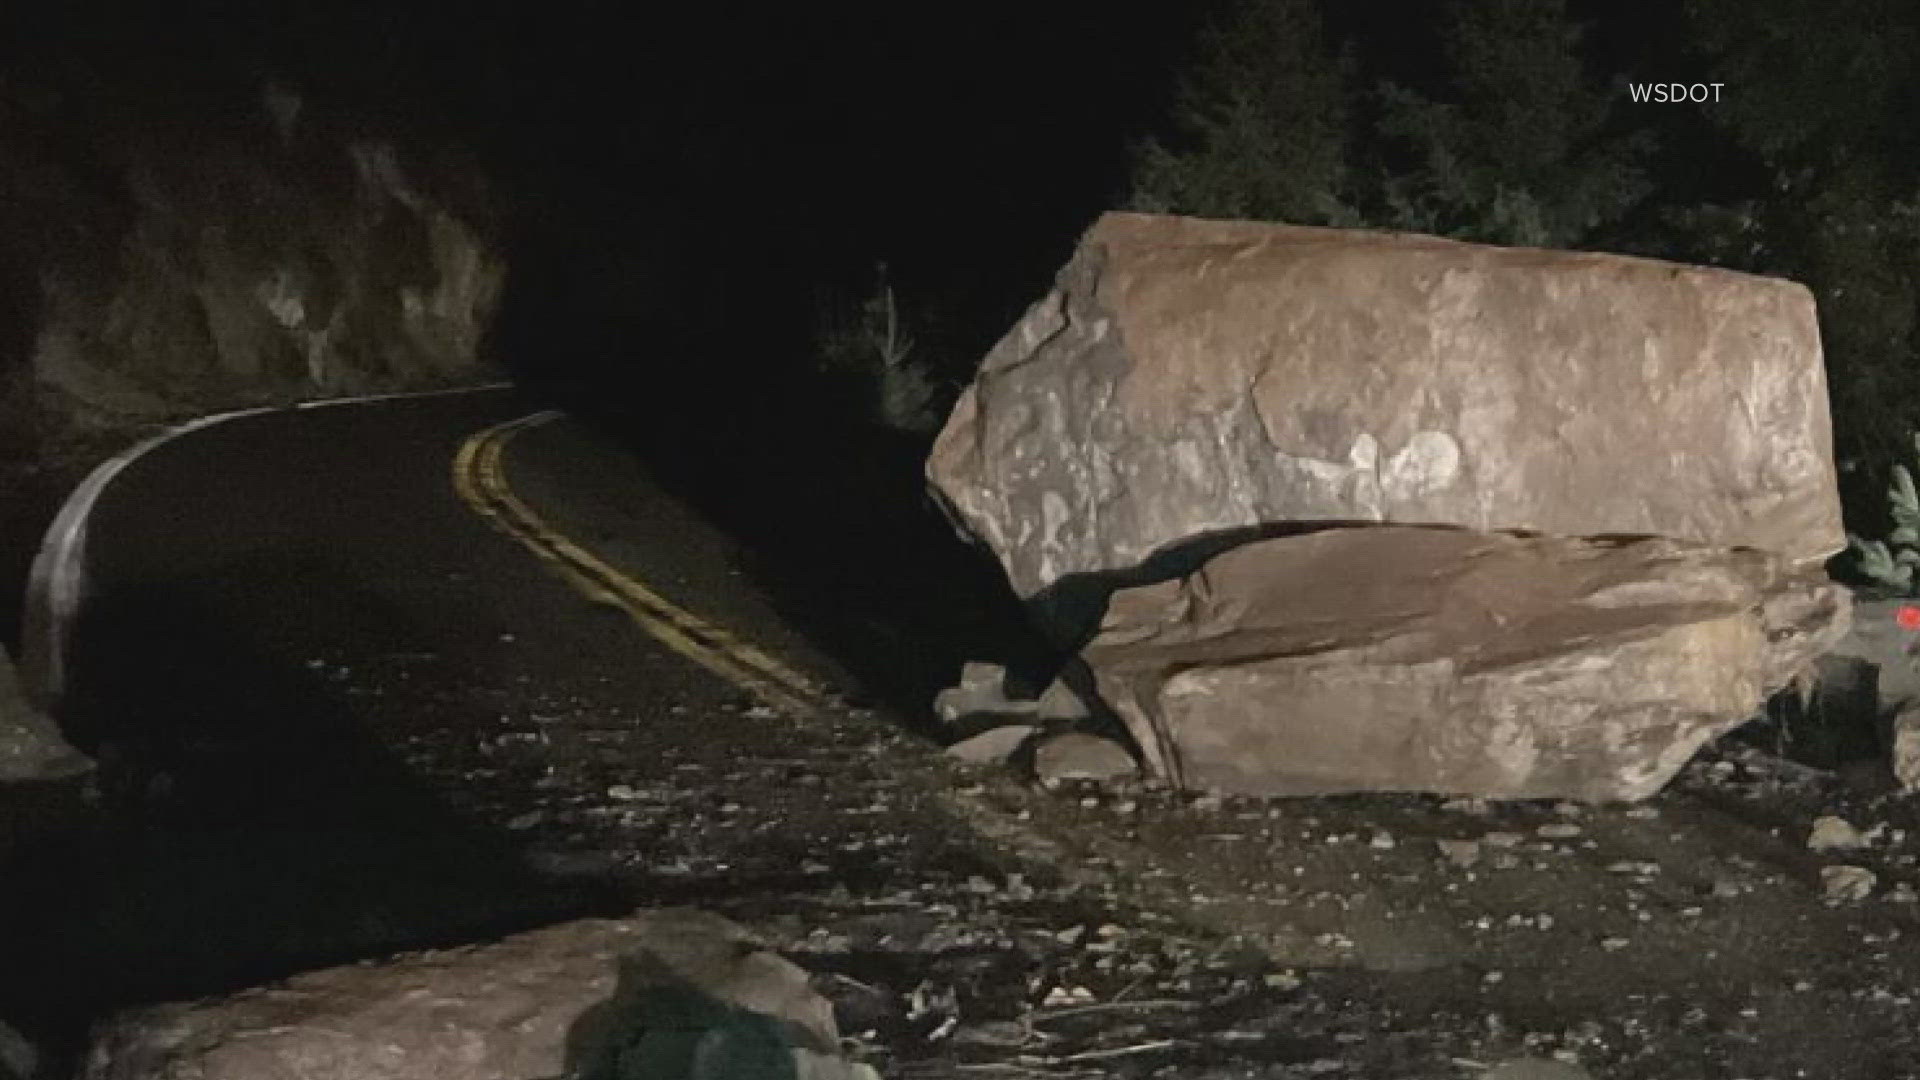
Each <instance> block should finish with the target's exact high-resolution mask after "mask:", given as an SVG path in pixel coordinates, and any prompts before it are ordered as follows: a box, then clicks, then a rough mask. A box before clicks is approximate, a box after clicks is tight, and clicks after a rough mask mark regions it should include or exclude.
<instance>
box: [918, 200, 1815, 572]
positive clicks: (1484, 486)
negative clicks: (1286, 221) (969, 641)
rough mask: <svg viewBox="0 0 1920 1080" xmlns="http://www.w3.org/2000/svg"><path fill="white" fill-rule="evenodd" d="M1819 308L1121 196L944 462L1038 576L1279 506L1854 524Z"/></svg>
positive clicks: (1796, 294) (1569, 530)
mask: <svg viewBox="0 0 1920 1080" xmlns="http://www.w3.org/2000/svg"><path fill="white" fill-rule="evenodd" d="M1831 442H1832V439H1831V432H1830V428H1829V420H1828V411H1827V391H1826V383H1825V374H1824V371H1823V366H1822V360H1821V351H1820V338H1819V332H1818V328H1817V325H1816V321H1815V315H1814V303H1813V298H1812V296H1811V295H1810V294H1809V293H1808V291H1807V290H1806V289H1805V288H1804V287H1802V286H1800V285H1797V284H1794V283H1792V282H1788V281H1782V280H1776V279H1772V278H1763V277H1755V276H1751V275H1746V274H1739V273H1734V272H1731V271H1726V270H1718V269H1707V268H1701V267H1692V266H1682V265H1678V264H1673V263H1666V262H1658V261H1653V260H1648V259H1636V258H1626V257H1621V256H1613V255H1597V254H1586V253H1578V252H1562V251H1540V250H1531V249H1514V248H1498V247H1489V246H1484V245H1477V244H1467V243H1459V242H1455V241H1449V240H1441V239H1436V238H1433V237H1426V236H1413V235H1398V234H1386V233H1370V232H1358V231H1347V230H1335V229H1318V228H1308V227H1298V226H1286V225H1268V224H1259V223H1251V222H1228V221H1203V220H1196V219H1190V218H1178V217H1165V216H1153V215H1141V214H1119V213H1116V214H1108V215H1106V216H1104V217H1102V218H1101V219H1100V220H1099V221H1098V222H1097V223H1096V224H1095V225H1094V226H1093V228H1092V229H1091V230H1090V231H1089V232H1088V233H1087V235H1086V236H1085V238H1084V239H1083V240H1082V241H1081V243H1080V247H1079V249H1078V250H1077V251H1076V253H1075V254H1074V256H1073V258H1072V260H1071V261H1070V262H1069V263H1068V264H1067V266H1066V267H1065V268H1064V269H1062V270H1061V271H1060V273H1059V276H1058V279H1057V282H1056V284H1055V287H1054V290H1053V292H1052V293H1051V294H1050V295H1048V296H1047V297H1045V298H1044V299H1042V300H1041V301H1040V302H1039V303H1037V304H1035V305H1034V306H1033V308H1032V309H1031V310H1030V311H1028V313H1027V314H1026V316H1025V317H1024V318H1023V319H1022V320H1021V321H1020V323H1019V324H1018V325H1016V326H1015V327H1014V328H1013V329H1012V330H1011V331H1010V332H1009V333H1008V334H1007V336H1006V337H1005V338H1004V339H1002V340H1001V341H1000V342H999V344H997V345H996V346H995V347H994V348H993V350H992V351H991V352H990V353H989V354H988V355H987V357H986V359H985V360H984V361H983V363H982V364H981V367H980V370H979V372H978V374H977V376H976V377H975V380H974V382H973V384H972V385H971V386H970V387H969V388H968V389H967V390H966V392H965V393H964V394H963V395H962V396H961V399H960V401H959V403H958V404H957V405H956V407H955V409H954V411H953V414H952V416H951V417H950V418H949V420H948V422H947V425H946V427H945V429H944V430H943V431H942V432H941V434H940V436H939V439H938V441H937V442H936V443H935V445H934V448H933V451H932V454H931V457H930V458H929V461H928V464H927V472H928V476H929V478H930V479H931V480H932V482H933V483H934V485H935V486H936V487H937V488H938V489H939V490H940V491H941V492H942V493H943V494H944V496H945V498H946V499H947V500H948V501H949V503H950V504H951V506H952V507H953V509H954V510H955V511H956V513H957V515H958V517H959V518H960V519H961V521H962V522H963V523H964V525H965V526H966V527H967V528H968V529H969V530H970V531H972V532H973V533H974V534H975V535H977V536H978V537H980V538H982V539H983V540H984V541H985V542H986V543H987V544H988V545H989V546H990V547H991V548H992V549H993V551H994V552H995V553H996V554H997V555H998V556H999V558H1000V561H1001V563H1002V564H1003V565H1004V566H1005V568H1006V570H1007V573H1008V576H1009V578H1010V580H1011V581H1012V583H1013V586H1014V588H1015V590H1016V591H1017V592H1018V593H1019V594H1020V595H1022V596H1029V597H1030V596H1033V595H1034V594H1036V593H1038V592H1040V591H1041V590H1043V589H1046V588H1047V587H1048V586H1050V585H1052V584H1054V583H1055V582H1057V581H1059V580H1060V579H1061V578H1062V577H1065V576H1068V575H1075V574H1088V573H1096V574H1097V573H1106V572H1115V571H1129V570H1133V569H1135V568H1137V567H1140V566H1141V565H1142V564H1143V563H1145V562H1146V561H1147V560H1148V559H1149V558H1150V557H1152V556H1155V555H1156V554H1160V553H1163V552H1166V551H1167V550H1168V549H1170V548H1173V547H1174V546H1176V545H1180V544H1183V543H1187V542H1189V541H1192V540H1194V539H1196V538H1204V537H1207V536H1209V535H1213V534H1217V533H1220V532H1222V531H1223V530H1233V529H1238V528H1243V527H1248V526H1258V525H1264V524H1268V523H1273V522H1327V523H1332V522H1391V523H1405V524H1447V525H1459V526H1464V527H1468V528H1473V529H1481V530H1494V531H1497V530H1524V531H1530V532H1540V533H1548V534H1558V535H1566V536H1591V535H1601V534H1632V535H1650V536H1653V535H1657V536H1672V537H1677V538H1681V539H1687V540H1693V541H1698V542H1701V543H1705V544H1710V545H1715V546H1751V547H1757V548H1761V549H1764V550H1770V551H1775V552H1778V553H1780V554H1782V555H1783V556H1785V557H1786V559H1787V561H1788V562H1789V563H1790V564H1794V565H1812V564H1815V563H1818V562H1820V561H1822V560H1824V559H1825V558H1826V557H1827V556H1828V555H1830V554H1832V553H1833V552H1836V551H1838V550H1840V549H1841V548H1842V547H1843V546H1844V544H1845V536H1844V534H1843V532H1842V528H1841V522H1840V507H1839V499H1838V496H1837V493H1836V489H1835V482H1834V469H1833V457H1832V446H1831Z"/></svg>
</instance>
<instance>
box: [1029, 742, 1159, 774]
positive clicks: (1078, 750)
mask: <svg viewBox="0 0 1920 1080" xmlns="http://www.w3.org/2000/svg"><path fill="white" fill-rule="evenodd" d="M1033 771H1034V775H1035V776H1037V777H1039V779H1040V782H1041V783H1042V784H1045V785H1046V786H1048V787H1053V786H1055V785H1057V784H1061V783H1064V782H1065V781H1068V780H1093V781H1097V782H1102V783H1104V782H1107V781H1111V780H1119V779H1122V778H1125V777H1129V776H1133V775H1135V774H1136V773H1138V772H1139V771H1140V766H1139V765H1138V764H1137V763H1136V762H1135V761H1134V760H1133V755H1132V754H1130V753H1128V752H1127V748H1126V747H1124V746H1121V745H1120V744H1119V743H1117V742H1114V741H1113V740H1112V739H1103V738H1101V737H1100V736H1098V735H1090V734H1087V733H1086V732H1084V731H1069V732H1066V733H1064V734H1061V735H1055V736H1053V737H1052V738H1050V739H1046V740H1045V741H1043V742H1041V743H1040V745H1039V746H1038V747H1037V748H1036V749H1035V750H1034V752H1033Z"/></svg>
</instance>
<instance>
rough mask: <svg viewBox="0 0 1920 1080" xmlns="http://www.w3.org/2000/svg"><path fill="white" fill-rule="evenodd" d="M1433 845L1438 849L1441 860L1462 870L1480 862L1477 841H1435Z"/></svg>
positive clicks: (1478, 843)
mask: <svg viewBox="0 0 1920 1080" xmlns="http://www.w3.org/2000/svg"><path fill="white" fill-rule="evenodd" d="M1433 843H1434V846H1436V847H1438V848H1439V849H1440V857H1441V858H1443V859H1446V860H1447V861H1448V862H1450V863H1452V864H1453V865H1455V866H1458V867H1460V868H1461V869H1463V870H1464V869H1467V868H1469V867H1471V866H1473V865H1474V864H1475V863H1477V862H1479V861H1480V842H1479V841H1478V840H1435V841H1434V842H1433Z"/></svg>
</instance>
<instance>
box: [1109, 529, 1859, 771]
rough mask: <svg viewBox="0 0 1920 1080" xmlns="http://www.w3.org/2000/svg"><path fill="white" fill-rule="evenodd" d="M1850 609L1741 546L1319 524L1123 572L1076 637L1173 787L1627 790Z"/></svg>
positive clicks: (1816, 583)
mask: <svg viewBox="0 0 1920 1080" xmlns="http://www.w3.org/2000/svg"><path fill="white" fill-rule="evenodd" d="M1847 610H1848V606H1847V594H1846V591H1845V590H1844V589H1842V588H1841V587H1840V586H1838V585H1835V584H1833V583H1831V582H1829V581H1826V580H1825V579H1824V577H1822V576H1820V575H1819V574H1818V573H1817V572H1815V571H1795V570H1792V569H1791V568H1789V567H1788V566H1787V565H1786V563H1785V562H1784V560H1782V559H1779V558H1777V557H1775V556H1772V555H1769V554H1766V553H1763V552H1759V551H1754V550H1750V549H1749V550H1733V549H1725V548H1707V547H1703V546H1700V545H1696V544H1687V543H1683V542H1679V541H1672V540H1664V539H1639V540H1623V541H1589V540H1577V539H1568V538H1559V537H1515V536H1507V535H1495V534H1486V533H1479V532H1473V531H1469V530H1459V529H1432V528H1412V527H1376V528H1360V529H1328V530H1322V531H1319V532H1314V533H1310V534H1304V535H1299V536H1291V537H1279V538H1273V539H1267V540H1261V541H1257V542H1254V543H1251V544H1247V545H1244V546H1241V547H1239V548H1235V549H1234V550H1232V551H1229V552H1226V553H1225V554H1222V555H1218V556H1216V557H1214V558H1213V559H1211V560H1210V561H1208V562H1207V563H1206V564H1205V565H1204V566H1202V567H1201V568H1200V569H1199V570H1198V571H1196V572H1194V573H1192V574H1190V575H1187V576H1185V577H1183V578H1180V579H1176V580H1171V581H1164V582H1160V583H1157V584H1153V585H1147V586H1141V587H1137V588H1129V589H1122V590H1120V591H1118V592H1116V593H1115V594H1114V595H1113V597H1112V602H1111V604H1110V606H1109V608H1108V611H1107V616H1106V621H1105V624H1104V625H1103V627H1102V629H1101V632H1100V634H1099V636H1098V637H1097V638H1096V639H1095V640H1094V642H1093V644H1092V645H1090V646H1089V647H1088V648H1087V650H1086V652H1085V654H1084V657H1085V659H1086V661H1087V663H1088V665H1089V666H1090V667H1091V668H1092V670H1093V672H1094V676H1095V679H1096V681H1097V683H1098V685H1099V688H1100V693H1101V696H1102V697H1104V698H1105V699H1106V700H1107V701H1108V703H1109V704H1111V705H1112V706H1113V707H1114V709H1115V710H1116V711H1117V712H1118V713H1119V714H1120V715H1121V717H1122V718H1123V719H1124V720H1125V722H1126V724H1127V726H1128V728H1129V729H1130V730H1131V732H1132V733H1133V735H1134V737H1135V739H1136V740H1138V742H1139V743H1140V745H1141V746H1142V748H1143V749H1144V751H1145V753H1146V756H1147V758H1148V760H1149V762H1150V763H1151V764H1152V765H1153V766H1154V768H1155V770H1156V771H1158V772H1159V773H1161V774H1162V775H1165V776H1168V777H1170V778H1172V779H1173V780H1174V781H1175V782H1176V783H1178V784H1180V785H1181V786H1183V787H1193V788H1205V789H1212V790H1219V791H1225V792H1233V793H1245V794H1259V795H1307V794H1323V793H1329V792H1343V791H1369V790H1370V791H1381V790H1385V791H1432V792H1446V793H1460V794H1473V795H1486V796H1493V797H1501V798H1568V799H1580V800H1588V801H1613V800H1625V801H1632V800H1637V799H1642V798H1645V797H1647V796H1649V795H1652V794H1653V793H1654V792H1656V791H1658V790H1659V789H1660V787H1661V786H1662V785H1664V784H1665V783H1666V781H1667V780H1668V779H1669V778H1670V777H1671V776H1672V775H1673V773H1674V772H1675V771H1677V770H1678V769H1679V768H1680V767H1681V766H1682V765H1684V764H1686V761H1687V759H1688V758H1689V757H1691V756H1692V755H1693V753H1694V751H1696V750H1697V749H1699V747H1700V746H1701V745H1702V744H1703V743H1705V742H1706V741H1707V740H1709V739H1711V738H1713V737H1714V736H1716V735H1719V734H1721V733H1722V732H1724V731H1726V730H1727V729H1728V728H1730V727H1732V726H1734V725H1736V724H1738V723H1740V722H1742V721H1744V720H1746V719H1747V718H1749V717H1751V716H1752V715H1753V714H1754V712H1755V710H1756V709H1757V708H1758V707H1759V706H1760V704H1761V703H1762V702H1763V701H1764V699H1765V697H1766V696H1767V695H1768V694H1769V693H1771V692H1772V691H1774V690H1776V689H1778V688H1780V687H1781V686H1782V685H1784V684H1785V683H1786V681H1787V680H1788V679H1789V678H1790V677H1792V675H1793V674H1794V673H1795V672H1796V671H1798V670H1800V669H1801V668H1803V667H1804V666H1805V665H1807V664H1809V663H1810V662H1811V661H1812V660H1813V659H1814V657H1816V656H1818V655H1819V654H1821V653H1823V652H1825V651H1826V650H1828V649H1829V648H1831V647H1832V646H1833V644H1834V643H1835V641H1836V640H1838V638H1839V637H1840V635H1841V634H1843V633H1845V631H1846V625H1847V622H1846V612H1847ZM1787 617H1790V618H1791V621H1780V620H1782V619H1783V618H1787Z"/></svg>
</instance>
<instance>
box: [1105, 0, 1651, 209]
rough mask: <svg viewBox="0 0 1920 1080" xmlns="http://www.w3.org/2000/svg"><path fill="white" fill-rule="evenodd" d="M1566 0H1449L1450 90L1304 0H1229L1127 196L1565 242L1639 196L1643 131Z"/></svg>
mask: <svg viewBox="0 0 1920 1080" xmlns="http://www.w3.org/2000/svg"><path fill="white" fill-rule="evenodd" d="M1580 38H1581V32H1580V30H1579V28H1578V27H1577V26H1575V25H1574V24H1573V22H1572V21H1571V19H1570V18H1569V17H1568V15H1567V12H1566V10H1565V4H1564V2H1563V0H1457V2H1456V3H1454V4H1453V6H1452V7H1450V8H1449V9H1447V17H1446V19H1445V20H1444V22H1443V25H1442V43H1443V47H1444V53H1445V58H1446V61H1447V65H1446V66H1447V85H1446V87H1445V95H1446V96H1445V99H1444V100H1442V99H1439V98H1429V97H1427V96H1423V95H1422V94H1420V93H1418V92H1416V91H1414V90H1411V89H1408V88H1407V87H1405V86H1403V85H1401V84H1399V83H1398V82H1395V81H1393V80H1392V79H1390V78H1388V79H1383V80H1381V81H1380V82H1379V84H1378V87H1377V89H1376V90H1374V91H1373V92H1371V93H1367V92H1365V91H1363V89H1362V85H1363V80H1362V75H1361V71H1360V68H1359V65H1358V63H1357V62H1356V60H1355V58H1354V55H1353V53H1352V52H1351V50H1348V49H1345V48H1335V47H1334V46H1332V45H1331V44H1329V43H1328V41H1327V40H1326V36H1325V33H1324V28H1323V24H1322V21H1321V18H1320V14H1319V7H1318V5H1316V4H1315V3H1313V2H1312V0H1238V2H1237V3H1234V4H1232V5H1230V6H1229V7H1228V8H1227V9H1226V13H1225V15H1224V17H1223V18H1221V19H1219V20H1217V21H1216V22H1215V23H1214V24H1212V25H1211V26H1210V27H1209V28H1208V29H1207V30H1206V32H1205V33H1203V34H1202V36H1201V38H1200V40H1199V43H1198V48H1197V49H1196V55H1195V59H1194V62H1193V64H1192V66H1191V67H1190V68H1189V70H1188V72H1187V74H1186V75H1185V77H1184V78H1183V79H1182V80H1181V82H1180V84H1179V92H1178V99H1177V107H1176V110H1175V115H1174V117H1173V118H1172V119H1173V122H1172V129H1173V131H1172V137H1171V138H1170V140H1168V141H1165V142H1163V141H1160V140H1157V139H1149V140H1146V141H1145V142H1143V143H1141V144H1140V145H1139V146H1138V147H1137V148H1136V151H1135V158H1134V170H1133V186H1132V190H1131V194H1130V197H1129V203H1130V205H1131V206H1132V208H1133V209H1136V210H1145V211H1155V212H1171V213H1184V214H1194V215H1198V216H1202V217H1225V218H1248V219H1256V220H1273V221H1288V222H1294V223H1298V224H1317V225H1343V226H1372V227H1384V228H1392V229H1403V230H1411V231H1417V232H1430V233H1438V234H1442V235H1447V236H1456V237H1461V238H1466V239H1476V240H1486V241H1492V242H1499V243H1515V244H1530V245H1547V246H1555V245H1568V244H1572V243H1576V242H1578V241H1580V240H1582V239H1585V238H1586V237H1588V236H1590V235H1591V234H1592V233H1593V232H1594V231H1595V230H1596V229H1599V228H1601V227H1603V226H1606V225H1609V224H1611V223H1613V222H1615V221H1617V220H1618V219H1619V218H1620V217H1621V216H1622V214H1624V213H1625V211H1626V210H1627V209H1628V208H1630V207H1631V206H1633V205H1634V204H1635V203H1636V202H1638V201H1639V200H1641V199H1642V198H1644V197H1645V196H1646V194H1647V193H1648V191H1649V190H1650V185H1649V184H1648V182H1647V180H1646V176H1645V173H1644V169H1643V160H1644V158H1645V157H1646V155H1647V153H1648V151H1649V150H1650V147H1651V139H1650V136H1649V135H1648V134H1647V133H1644V132H1629V133H1626V134H1622V135H1614V134H1611V133H1610V132H1611V127H1612V125H1613V121H1614V116H1613V113H1614V110H1615V109H1616V107H1617V102H1618V100H1619V98H1620V95H1616V94H1612V93H1610V92H1608V91H1607V90H1605V89H1603V88H1601V87H1598V86H1596V85H1594V84H1592V83H1591V81H1590V80H1589V79H1588V78H1587V75H1586V72H1585V69H1584V66H1583V64H1582V61H1581V59H1580V56H1579V53H1578V46H1579V43H1580Z"/></svg>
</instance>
